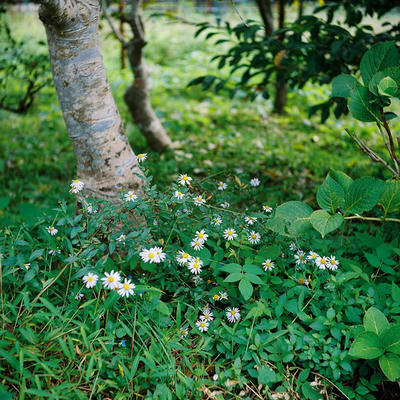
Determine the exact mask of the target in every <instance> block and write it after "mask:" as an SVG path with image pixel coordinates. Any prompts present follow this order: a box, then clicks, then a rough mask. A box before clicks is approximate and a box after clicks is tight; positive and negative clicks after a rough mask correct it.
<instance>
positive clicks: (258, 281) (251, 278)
mask: <svg viewBox="0 0 400 400" xmlns="http://www.w3.org/2000/svg"><path fill="white" fill-rule="evenodd" d="M246 279H247V280H248V281H249V282H251V283H255V284H256V285H263V284H264V282H263V281H262V280H261V278H260V277H259V276H258V275H254V274H251V273H250V274H246Z"/></svg>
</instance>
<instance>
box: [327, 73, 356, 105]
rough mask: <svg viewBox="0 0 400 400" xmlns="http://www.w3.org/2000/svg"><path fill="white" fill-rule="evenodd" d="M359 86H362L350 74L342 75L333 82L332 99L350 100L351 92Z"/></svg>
mask: <svg viewBox="0 0 400 400" xmlns="http://www.w3.org/2000/svg"><path fill="white" fill-rule="evenodd" d="M358 85H361V84H360V82H358V80H357V79H356V78H355V77H354V76H352V75H348V74H340V75H338V76H336V77H335V78H334V79H333V81H332V93H331V97H344V98H346V99H347V98H348V97H349V96H350V93H351V91H352V90H353V89H354V88H355V87H356V86H358Z"/></svg>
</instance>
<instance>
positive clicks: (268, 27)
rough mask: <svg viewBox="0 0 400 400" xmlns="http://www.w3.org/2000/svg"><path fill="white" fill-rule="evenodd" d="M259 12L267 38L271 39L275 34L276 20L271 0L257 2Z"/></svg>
mask: <svg viewBox="0 0 400 400" xmlns="http://www.w3.org/2000/svg"><path fill="white" fill-rule="evenodd" d="M256 3H257V6H258V11H259V13H260V15H261V18H262V20H263V23H264V27H265V36H266V37H270V36H272V35H273V33H274V19H273V16H272V7H271V1H270V0H256Z"/></svg>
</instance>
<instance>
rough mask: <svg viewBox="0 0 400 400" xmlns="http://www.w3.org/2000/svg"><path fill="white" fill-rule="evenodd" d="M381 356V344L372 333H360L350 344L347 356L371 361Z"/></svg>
mask: <svg viewBox="0 0 400 400" xmlns="http://www.w3.org/2000/svg"><path fill="white" fill-rule="evenodd" d="M382 354H383V348H382V344H381V342H380V341H379V338H378V335H377V334H376V333H374V332H362V333H360V334H359V335H358V336H357V337H356V338H355V340H354V342H353V343H352V345H351V347H350V351H349V355H351V356H352V357H356V358H365V359H366V360H372V359H374V358H378V357H380V356H381V355H382Z"/></svg>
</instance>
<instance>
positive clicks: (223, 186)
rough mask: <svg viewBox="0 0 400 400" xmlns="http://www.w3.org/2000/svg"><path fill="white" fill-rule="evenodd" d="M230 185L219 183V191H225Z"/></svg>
mask: <svg viewBox="0 0 400 400" xmlns="http://www.w3.org/2000/svg"><path fill="white" fill-rule="evenodd" d="M227 187H228V185H227V184H226V183H225V182H218V190H225V189H226V188H227Z"/></svg>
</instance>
